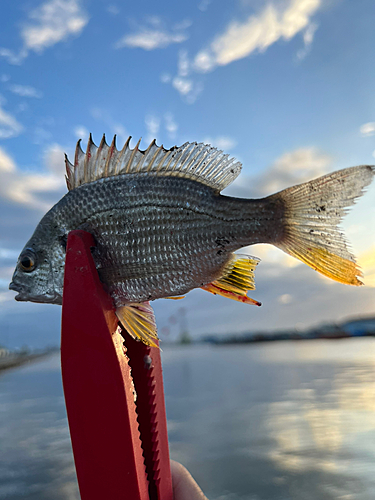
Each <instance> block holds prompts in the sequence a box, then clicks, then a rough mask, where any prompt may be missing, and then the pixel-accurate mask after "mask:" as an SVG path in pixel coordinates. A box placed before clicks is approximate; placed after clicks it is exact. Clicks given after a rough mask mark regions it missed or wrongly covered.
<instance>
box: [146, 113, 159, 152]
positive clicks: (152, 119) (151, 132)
mask: <svg viewBox="0 0 375 500" xmlns="http://www.w3.org/2000/svg"><path fill="white" fill-rule="evenodd" d="M145 124H146V128H147V132H148V134H147V136H146V141H147V146H148V145H149V143H150V142H151V141H153V140H154V139H156V137H157V134H158V132H159V129H160V119H159V118H158V117H156V116H153V115H147V116H146V118H145Z"/></svg>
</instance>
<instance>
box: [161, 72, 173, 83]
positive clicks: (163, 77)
mask: <svg viewBox="0 0 375 500" xmlns="http://www.w3.org/2000/svg"><path fill="white" fill-rule="evenodd" d="M171 80H172V77H171V75H170V74H169V73H162V74H161V75H160V81H161V82H162V83H170V82H171Z"/></svg>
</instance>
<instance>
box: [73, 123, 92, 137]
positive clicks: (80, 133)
mask: <svg viewBox="0 0 375 500" xmlns="http://www.w3.org/2000/svg"><path fill="white" fill-rule="evenodd" d="M74 135H75V136H76V137H77V139H86V138H87V137H88V136H89V131H88V130H87V128H86V127H84V126H83V125H78V126H77V127H75V129H74Z"/></svg>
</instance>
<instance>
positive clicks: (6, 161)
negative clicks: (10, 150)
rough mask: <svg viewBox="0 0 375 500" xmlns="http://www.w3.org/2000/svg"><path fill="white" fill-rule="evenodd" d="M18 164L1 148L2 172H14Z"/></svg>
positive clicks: (0, 169)
mask: <svg viewBox="0 0 375 500" xmlns="http://www.w3.org/2000/svg"><path fill="white" fill-rule="evenodd" d="M15 170H16V164H15V163H14V161H13V160H12V158H11V157H10V156H9V155H8V154H7V153H6V152H5V150H4V149H3V148H1V147H0V172H9V173H10V172H14V171H15Z"/></svg>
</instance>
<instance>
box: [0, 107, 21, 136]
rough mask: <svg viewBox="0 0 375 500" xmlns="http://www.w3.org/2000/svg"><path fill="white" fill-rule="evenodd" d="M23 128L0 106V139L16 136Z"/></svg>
mask: <svg viewBox="0 0 375 500" xmlns="http://www.w3.org/2000/svg"><path fill="white" fill-rule="evenodd" d="M22 130H23V127H22V125H21V124H20V123H18V121H17V120H16V119H15V118H14V116H12V115H10V114H9V113H7V112H6V111H4V110H3V109H2V108H1V106H0V139H9V138H11V137H17V135H19V134H20V133H21V132H22Z"/></svg>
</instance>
